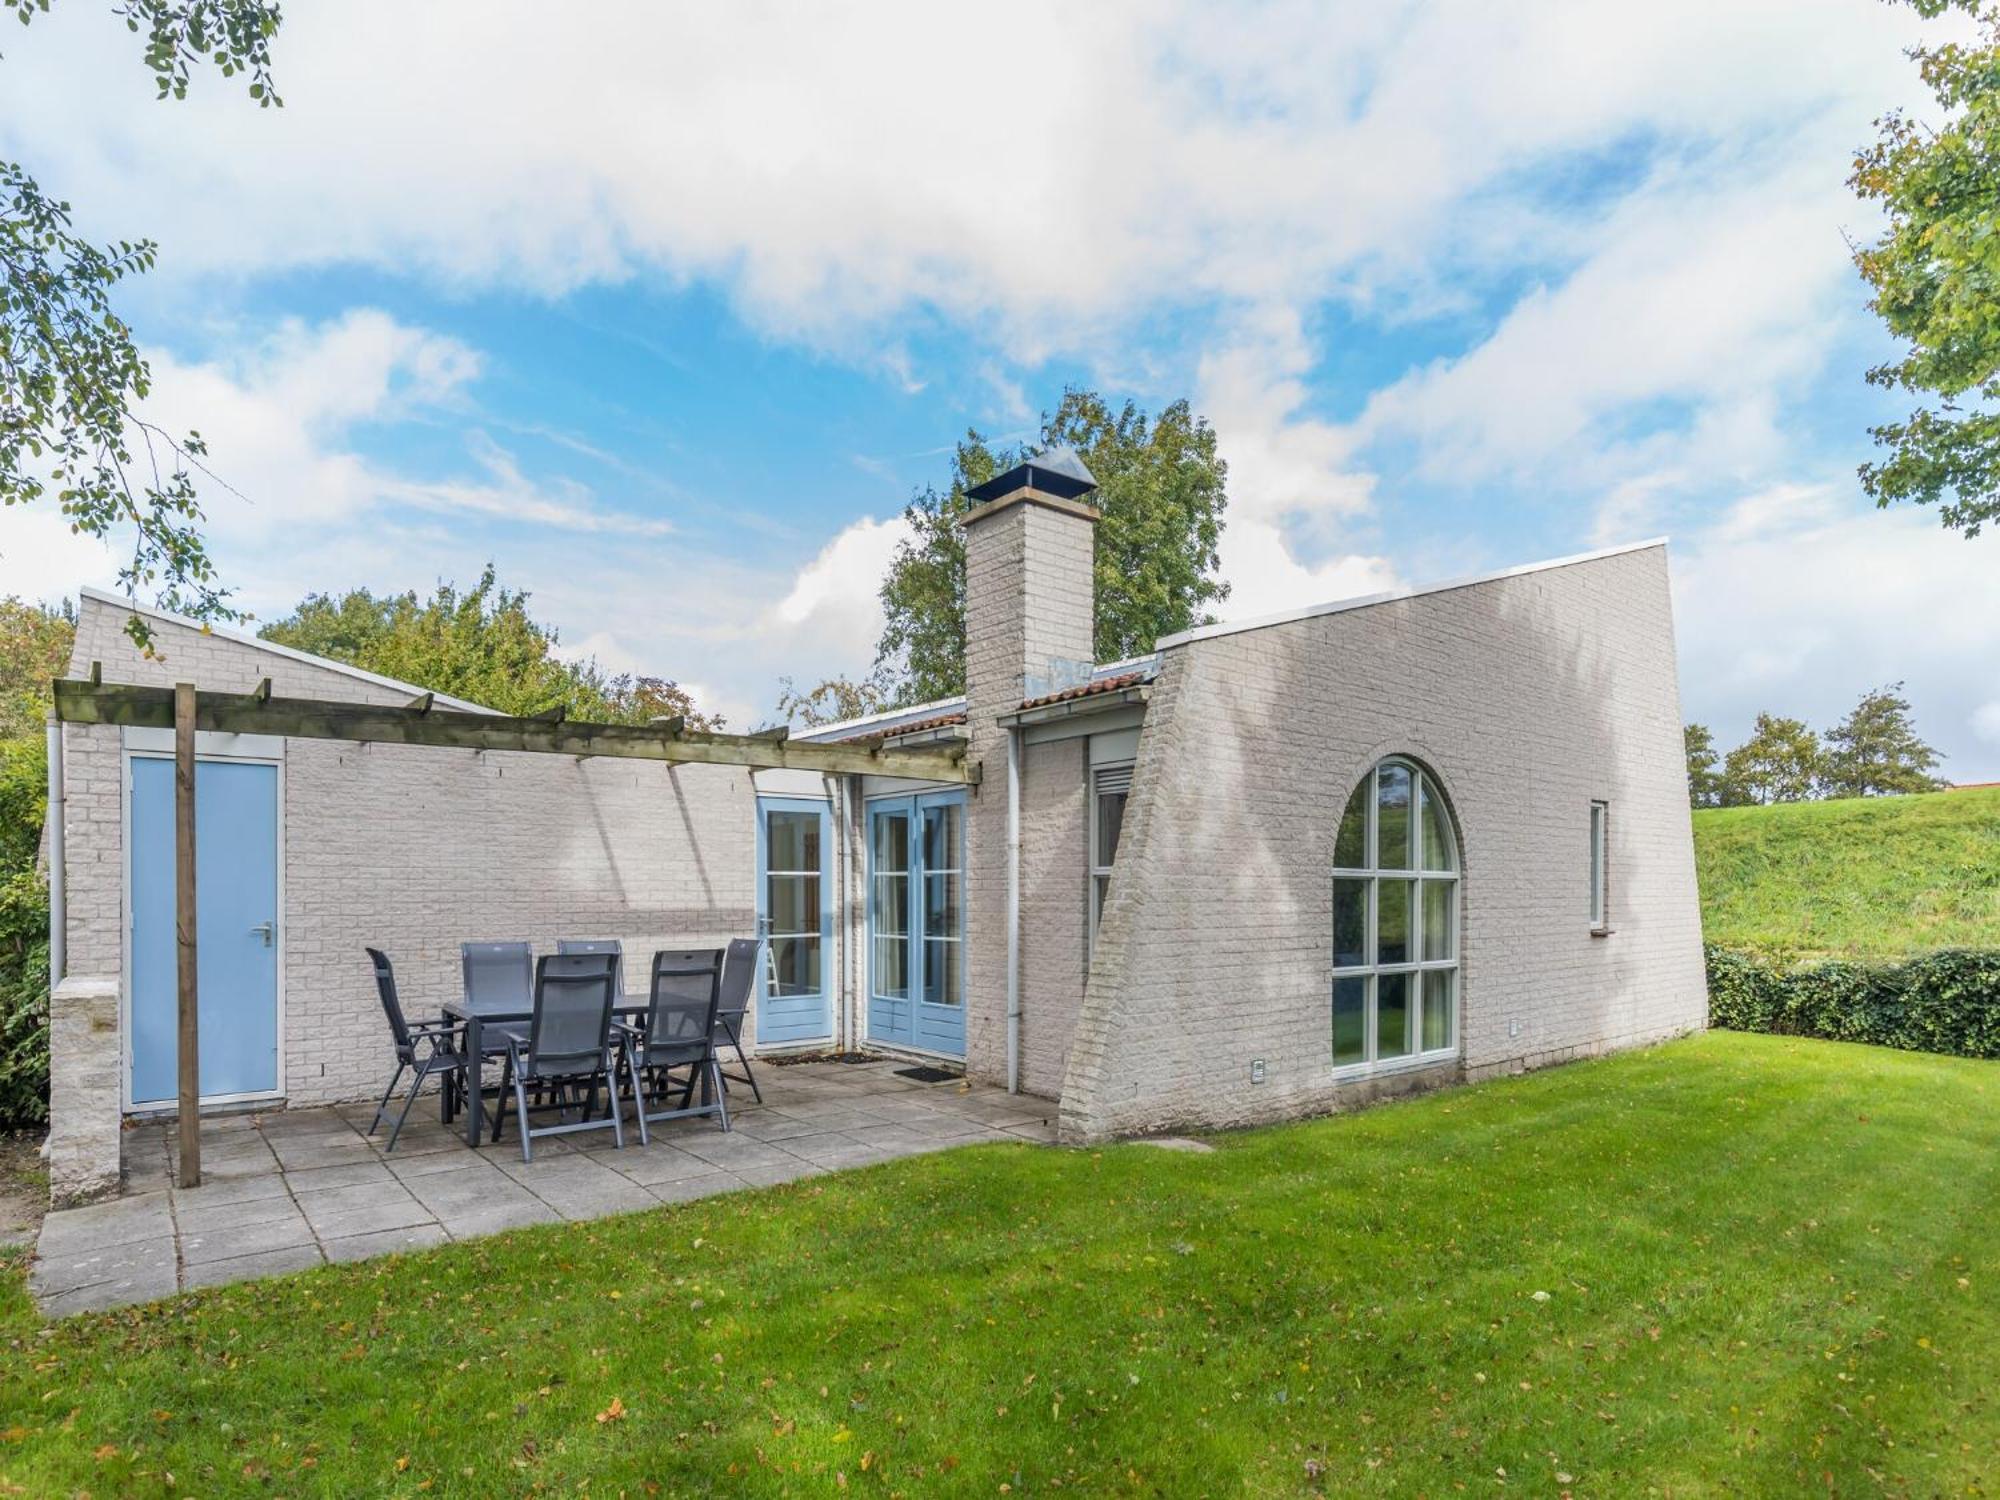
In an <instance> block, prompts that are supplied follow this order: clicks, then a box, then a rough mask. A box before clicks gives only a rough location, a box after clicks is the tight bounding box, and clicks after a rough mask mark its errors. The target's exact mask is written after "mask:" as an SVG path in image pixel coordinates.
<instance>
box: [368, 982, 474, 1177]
mask: <svg viewBox="0 0 2000 1500" xmlns="http://www.w3.org/2000/svg"><path fill="white" fill-rule="evenodd" d="M367 953H368V959H369V962H371V963H373V964H374V965H375V993H376V994H377V995H378V996H379V997H380V998H381V1001H382V1014H383V1015H385V1016H387V1017H388V1018H389V1034H390V1036H391V1037H393V1038H394V1039H395V1046H396V1071H395V1073H394V1074H393V1075H391V1077H390V1079H389V1086H388V1087H387V1088H386V1089H384V1090H382V1101H381V1103H379V1104H377V1105H376V1106H375V1118H374V1119H372V1120H370V1121H369V1122H368V1129H367V1131H366V1134H368V1135H373V1134H374V1133H375V1130H376V1127H377V1126H379V1125H380V1124H381V1123H382V1116H383V1115H385V1114H387V1113H388V1112H389V1100H390V1098H391V1096H393V1095H394V1094H395V1092H396V1085H397V1084H398V1083H401V1082H402V1080H403V1074H404V1072H405V1071H406V1070H407V1071H409V1072H410V1074H411V1078H410V1092H409V1093H408V1094H407V1095H406V1096H405V1097H404V1099H403V1108H402V1110H401V1111H400V1112H399V1113H398V1114H397V1116H396V1123H395V1125H394V1126H392V1127H391V1128H390V1131H389V1144H388V1145H387V1146H385V1147H384V1148H383V1149H384V1150H386V1151H394V1150H395V1149H396V1137H397V1136H399V1135H401V1134H402V1133H403V1122H404V1121H405V1120H407V1119H409V1117H410V1106H411V1105H412V1104H415V1103H416V1102H417V1095H418V1094H420V1093H421V1092H423V1087H424V1083H425V1080H427V1079H431V1078H442V1079H443V1080H444V1082H443V1083H442V1084H441V1085H440V1087H441V1088H442V1089H443V1090H444V1117H445V1119H446V1120H447V1121H449V1120H450V1119H451V1117H452V1115H453V1114H454V1113H455V1112H456V1105H457V1102H458V1090H459V1089H461V1088H463V1087H464V1086H465V1053H464V1051H463V1050H462V1048H461V1046H460V1040H461V1039H460V1036H459V1027H458V1023H456V1022H455V1021H447V1020H445V1019H443V1018H442V1017H440V1018H439V1019H438V1020H435V1021H418V1022H417V1023H416V1024H415V1025H412V1024H411V1023H410V1022H409V1021H408V1020H407V1019H406V1018H405V1017H404V1015H403V1002H402V1000H401V999H400V998H399V997H398V995H397V993H396V970H395V967H394V965H392V964H391V963H390V962H389V958H388V955H387V954H385V953H383V952H382V950H381V949H379V948H370V949H368V950H367Z"/></svg>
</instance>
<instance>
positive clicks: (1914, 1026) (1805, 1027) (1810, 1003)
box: [1708, 948, 2000, 1057]
mask: <svg viewBox="0 0 2000 1500" xmlns="http://www.w3.org/2000/svg"><path fill="white" fill-rule="evenodd" d="M1708 1015H1709V1021H1710V1022H1711V1024H1713V1025H1716V1026H1725V1027H1728V1028H1729V1029H1730V1030H1732V1031H1768V1032H1774V1033H1776V1034H1778V1035H1780V1036H1811V1037H1823V1038H1825V1039H1827V1040H1829V1041H1840V1042H1872V1043H1874V1044H1875V1045H1876V1046H1878V1047H1901V1048H1903V1049H1904V1050H1906V1051H1911V1052H1943V1053H1949V1054H1951V1055H1953V1056H1956V1057H2000V952H1996V951H1993V950H1990V949H1979V948H1947V949H1943V950H1941V951H1939V952H1936V953H1926V954H1924V955H1922V956H1921V957H1919V958H1912V959H1908V960H1906V961H1904V962H1902V963H1894V964H1864V963H1850V962H1847V961H1844V960H1839V959H1830V960H1826V961H1823V962H1819V963H1808V964H1801V965H1798V966H1795V967H1787V966H1785V965H1783V964H1781V963H1778V962H1774V961H1772V960H1768V959H1762V958H1757V957H1754V956H1752V955H1750V954H1747V953H1738V952H1733V951H1731V950H1730V949H1727V948H1710V949H1709V950H1708Z"/></svg>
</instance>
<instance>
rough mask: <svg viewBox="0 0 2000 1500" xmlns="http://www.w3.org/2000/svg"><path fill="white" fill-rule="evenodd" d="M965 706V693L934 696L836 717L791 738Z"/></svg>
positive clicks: (825, 734)
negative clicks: (930, 698) (901, 706)
mask: <svg viewBox="0 0 2000 1500" xmlns="http://www.w3.org/2000/svg"><path fill="white" fill-rule="evenodd" d="M964 707H965V695H964V694H963V693H961V694H959V696H957V697H956V698H936V699H933V700H932V701H931V702H929V703H913V704H911V705H910V706H909V707H908V708H885V709H883V710H882V711H881V712H880V713H873V714H862V715H860V716H859V717H858V718H853V719H836V720H835V721H834V722H833V723H831V724H815V725H813V727H812V728H810V729H802V730H800V731H799V732H798V733H797V734H795V735H793V736H792V738H793V739H795V740H823V739H827V738H830V737H837V736H840V735H844V734H847V733H850V732H851V731H853V730H856V729H866V728H867V727H868V726H869V725H871V724H886V723H888V722H889V721H890V720H892V719H906V720H908V721H909V722H911V723H915V722H916V721H917V720H918V719H929V718H935V717H936V716H937V715H939V714H942V713H956V712H957V711H958V710H960V709H962V708H964Z"/></svg>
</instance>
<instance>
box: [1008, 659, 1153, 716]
mask: <svg viewBox="0 0 2000 1500" xmlns="http://www.w3.org/2000/svg"><path fill="white" fill-rule="evenodd" d="M1151 676H1152V673H1150V672H1148V671H1146V670H1145V669H1144V668H1141V669H1139V670H1137V671H1133V672H1120V673H1119V674H1118V675H1117V676H1116V677H1101V678H1099V679H1098V680H1097V681H1095V682H1084V683H1079V684H1078V685H1077V686H1075V687H1072V688H1064V689H1063V690H1062V691H1061V692H1060V693H1049V694H1047V695H1046V696H1044V697H1041V698H1028V699H1025V700H1024V701H1023V702H1022V704H1021V707H1022V708H1024V709H1027V708H1046V707H1047V706H1048V705H1049V704H1051V703H1068V702H1070V701H1072V700H1073V699H1077V698H1095V697H1096V696H1097V695H1098V694H1099V693H1122V692H1123V691H1125V689H1126V688H1131V687H1137V686H1138V685H1139V684H1140V683H1142V682H1145V681H1146V680H1147V679H1148V678H1150V677H1151Z"/></svg>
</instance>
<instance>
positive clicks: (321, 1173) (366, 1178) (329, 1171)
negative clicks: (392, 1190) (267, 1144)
mask: <svg viewBox="0 0 2000 1500" xmlns="http://www.w3.org/2000/svg"><path fill="white" fill-rule="evenodd" d="M285 1178H286V1180H287V1181H288V1182H290V1183H291V1186H292V1191H293V1192H295V1193H317V1192H323V1191H325V1190H326V1189H327V1188H344V1187H360V1186H362V1185H363V1184H366V1183H371V1182H394V1181H395V1180H396V1178H395V1174H394V1173H392V1172H391V1171H390V1170H389V1169H388V1167H386V1166H384V1165H383V1164H382V1163H381V1162H380V1161H378V1160H375V1159H373V1158H371V1159H369V1160H367V1161H347V1162H342V1163H340V1165H338V1166H333V1167H304V1168H301V1169H300V1170H299V1171H296V1172H287V1173H286V1174H285Z"/></svg>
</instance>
